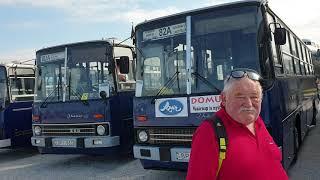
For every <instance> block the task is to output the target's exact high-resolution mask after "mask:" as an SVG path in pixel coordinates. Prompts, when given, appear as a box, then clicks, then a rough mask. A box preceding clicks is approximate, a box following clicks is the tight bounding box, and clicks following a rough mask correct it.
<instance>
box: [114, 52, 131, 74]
mask: <svg viewBox="0 0 320 180" xmlns="http://www.w3.org/2000/svg"><path fill="white" fill-rule="evenodd" d="M117 63H118V66H119V70H120V73H121V74H128V73H129V57H128V56H121V57H120V59H119V60H118V61H117Z"/></svg>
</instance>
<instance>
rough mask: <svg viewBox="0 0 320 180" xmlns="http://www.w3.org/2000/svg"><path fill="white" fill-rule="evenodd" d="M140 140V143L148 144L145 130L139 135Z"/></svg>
mask: <svg viewBox="0 0 320 180" xmlns="http://www.w3.org/2000/svg"><path fill="white" fill-rule="evenodd" d="M138 138H139V141H140V142H147V141H148V138H149V137H148V133H147V132H146V131H145V130H142V131H140V132H139V133H138Z"/></svg>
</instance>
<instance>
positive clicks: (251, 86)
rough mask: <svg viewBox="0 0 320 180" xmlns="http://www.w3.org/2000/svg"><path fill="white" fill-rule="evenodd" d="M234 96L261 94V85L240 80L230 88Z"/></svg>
mask: <svg viewBox="0 0 320 180" xmlns="http://www.w3.org/2000/svg"><path fill="white" fill-rule="evenodd" d="M230 90H231V92H233V94H235V93H239V94H252V93H253V94H254V93H260V88H259V84H258V83H257V82H253V81H251V80H240V81H238V82H234V84H233V85H232V87H231V88H230Z"/></svg>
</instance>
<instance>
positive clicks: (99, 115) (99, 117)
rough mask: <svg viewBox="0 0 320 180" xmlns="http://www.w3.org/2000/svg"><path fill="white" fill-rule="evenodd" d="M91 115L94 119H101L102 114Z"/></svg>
mask: <svg viewBox="0 0 320 180" xmlns="http://www.w3.org/2000/svg"><path fill="white" fill-rule="evenodd" d="M93 117H94V118H95V119H102V118H103V117H104V116H103V115H102V114H94V115H93Z"/></svg>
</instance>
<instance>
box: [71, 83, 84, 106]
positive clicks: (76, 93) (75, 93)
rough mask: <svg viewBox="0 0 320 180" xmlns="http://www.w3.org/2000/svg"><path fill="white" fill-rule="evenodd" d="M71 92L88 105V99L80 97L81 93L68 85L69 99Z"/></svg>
mask: <svg viewBox="0 0 320 180" xmlns="http://www.w3.org/2000/svg"><path fill="white" fill-rule="evenodd" d="M71 92H72V94H73V95H75V96H77V97H78V99H79V100H80V101H81V102H82V103H83V104H84V105H89V102H88V99H85V100H83V99H81V97H82V96H81V94H80V93H79V92H77V91H75V90H73V89H72V88H71V86H69V100H70V96H71Z"/></svg>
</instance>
